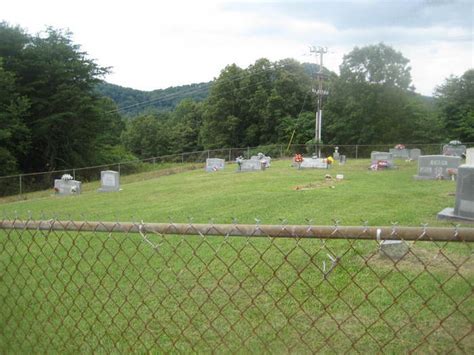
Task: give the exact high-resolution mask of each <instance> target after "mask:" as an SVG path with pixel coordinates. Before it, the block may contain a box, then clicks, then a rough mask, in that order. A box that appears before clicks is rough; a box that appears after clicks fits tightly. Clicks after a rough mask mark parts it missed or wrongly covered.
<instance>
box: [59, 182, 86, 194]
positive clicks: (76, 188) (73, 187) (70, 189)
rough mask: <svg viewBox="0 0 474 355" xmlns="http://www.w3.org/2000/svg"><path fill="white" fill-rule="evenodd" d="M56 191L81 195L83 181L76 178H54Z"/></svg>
mask: <svg viewBox="0 0 474 355" xmlns="http://www.w3.org/2000/svg"><path fill="white" fill-rule="evenodd" d="M54 191H55V192H56V194H57V195H61V196H67V195H79V194H80V193H81V182H80V181H76V180H64V179H55V180H54Z"/></svg>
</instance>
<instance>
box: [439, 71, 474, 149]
mask: <svg viewBox="0 0 474 355" xmlns="http://www.w3.org/2000/svg"><path fill="white" fill-rule="evenodd" d="M435 96H436V98H437V105H438V108H439V112H440V117H441V119H442V121H443V125H444V128H445V129H446V132H447V133H448V135H449V138H451V139H456V140H461V141H464V142H474V69H470V70H468V71H466V72H465V73H464V74H463V75H462V76H461V77H460V78H458V77H451V78H448V79H446V81H445V82H444V84H442V85H441V86H439V87H438V88H437V89H436V93H435Z"/></svg>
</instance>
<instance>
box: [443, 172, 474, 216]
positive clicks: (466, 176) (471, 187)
mask: <svg viewBox="0 0 474 355" xmlns="http://www.w3.org/2000/svg"><path fill="white" fill-rule="evenodd" d="M438 219H452V220H460V221H469V222H474V166H472V165H461V166H460V167H459V168H458V178H457V185H456V203H455V207H454V208H445V209H444V210H442V211H441V212H440V213H438Z"/></svg>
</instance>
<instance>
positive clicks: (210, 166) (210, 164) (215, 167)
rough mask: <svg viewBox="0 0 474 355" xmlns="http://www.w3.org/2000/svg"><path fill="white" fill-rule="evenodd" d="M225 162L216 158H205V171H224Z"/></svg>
mask: <svg viewBox="0 0 474 355" xmlns="http://www.w3.org/2000/svg"><path fill="white" fill-rule="evenodd" d="M224 166H225V160H224V159H218V158H207V159H206V171H207V172H211V171H219V170H224Z"/></svg>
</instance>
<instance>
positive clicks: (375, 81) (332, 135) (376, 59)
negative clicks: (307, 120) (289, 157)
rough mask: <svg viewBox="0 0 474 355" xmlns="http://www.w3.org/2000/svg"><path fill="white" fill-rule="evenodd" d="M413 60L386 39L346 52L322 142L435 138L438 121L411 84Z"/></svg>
mask: <svg viewBox="0 0 474 355" xmlns="http://www.w3.org/2000/svg"><path fill="white" fill-rule="evenodd" d="M407 63H408V59H406V58H404V57H403V55H402V54H401V53H399V52H396V51H395V50H394V49H392V48H390V47H387V46H386V45H384V44H379V45H376V46H368V47H364V48H357V47H356V48H355V49H354V50H353V51H352V52H350V53H349V54H347V55H346V56H344V60H343V63H342V65H341V67H340V70H341V76H340V77H339V78H333V79H332V83H331V94H330V96H329V98H328V102H327V105H326V110H325V112H326V116H325V117H326V119H325V126H324V127H325V129H324V130H323V141H325V142H327V143H336V144H379V143H382V144H387V143H395V142H405V143H408V142H410V143H411V142H416V141H431V140H432V139H434V137H438V136H439V128H440V127H439V123H438V122H437V120H436V117H435V116H434V115H433V114H432V112H430V111H429V110H428V109H427V107H426V105H424V104H423V100H422V98H421V97H420V95H417V94H415V93H414V92H413V91H412V90H411V89H410V88H409V85H410V82H411V77H410V67H408V66H407Z"/></svg>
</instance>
